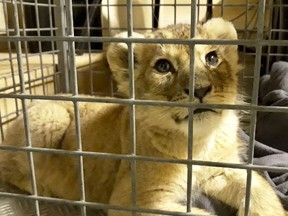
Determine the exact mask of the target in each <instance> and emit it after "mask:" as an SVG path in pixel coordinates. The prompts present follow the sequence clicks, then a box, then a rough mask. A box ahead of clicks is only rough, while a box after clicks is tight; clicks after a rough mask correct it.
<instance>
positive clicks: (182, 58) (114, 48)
mask: <svg viewBox="0 0 288 216" xmlns="http://www.w3.org/2000/svg"><path fill="white" fill-rule="evenodd" d="M118 36H119V37H123V36H127V33H121V34H119V35H118ZM133 37H143V38H144V37H145V38H157V39H158V38H159V39H161V38H165V39H172V38H173V39H189V38H190V26H189V25H185V24H178V25H173V26H168V27H166V28H163V29H159V30H157V31H154V32H150V33H147V34H145V35H141V34H138V33H135V35H133ZM195 38H197V39H237V33H236V30H235V28H234V26H233V25H232V23H230V22H228V21H225V20H223V19H222V18H214V19H211V20H209V21H208V22H206V23H204V24H203V25H200V24H199V25H198V26H197V28H196V36H195ZM133 46H134V47H133V50H134V66H135V68H134V77H135V94H136V98H137V99H148V100H161V101H172V102H176V101H178V102H179V101H180V102H188V99H189V69H190V55H191V53H190V48H189V46H188V45H181V44H144V43H142V44H140V43H137V44H133ZM192 55H193V54H192ZM107 60H108V63H109V66H110V68H111V70H112V73H113V76H114V79H115V80H116V82H117V83H118V89H119V91H120V92H121V93H122V94H124V95H126V96H127V97H129V74H128V73H129V68H128V50H127V45H126V44H125V43H113V44H111V45H110V46H109V48H108V50H107ZM240 68H241V67H240V65H239V64H238V53H237V46H236V45H199V44H198V45H195V54H194V71H195V82H194V83H195V89H194V101H193V102H195V103H204V104H219V103H221V104H223V103H224V104H235V102H236V100H237V72H238V71H239V70H240ZM147 109H148V110H149V108H147ZM147 109H146V110H147ZM151 110H152V109H151ZM224 112H225V111H223V110H213V109H196V110H195V111H194V120H195V121H194V122H195V123H196V124H197V122H198V123H204V124H207V123H209V122H210V121H212V120H213V119H214V120H216V119H217V118H218V119H219V118H221V116H223V115H224V114H223V113H224ZM153 114H154V115H153V119H154V121H155V122H156V121H157V118H159V120H161V121H162V122H163V121H166V122H163V123H165V125H167V127H170V126H171V127H174V126H173V125H179V124H181V123H183V122H185V121H186V119H187V116H188V110H187V109H186V108H177V107H174V108H171V107H165V108H163V107H162V108H160V107H159V108H155V107H154V109H153ZM150 115H151V113H150ZM214 117H215V118H214ZM147 118H149V116H148V114H147ZM208 121H209V122H208ZM169 125H170V126H169Z"/></svg>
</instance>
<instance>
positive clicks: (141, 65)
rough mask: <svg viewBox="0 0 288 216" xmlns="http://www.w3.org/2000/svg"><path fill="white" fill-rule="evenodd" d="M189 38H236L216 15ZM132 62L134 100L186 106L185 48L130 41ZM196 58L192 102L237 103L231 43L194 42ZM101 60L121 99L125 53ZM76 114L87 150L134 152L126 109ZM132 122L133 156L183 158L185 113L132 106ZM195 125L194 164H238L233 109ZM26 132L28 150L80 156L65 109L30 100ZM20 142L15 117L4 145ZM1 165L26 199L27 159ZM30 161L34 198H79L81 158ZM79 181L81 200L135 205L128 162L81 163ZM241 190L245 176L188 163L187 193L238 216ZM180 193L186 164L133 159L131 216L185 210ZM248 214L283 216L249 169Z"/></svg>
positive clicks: (205, 111)
mask: <svg viewBox="0 0 288 216" xmlns="http://www.w3.org/2000/svg"><path fill="white" fill-rule="evenodd" d="M189 33H190V26H189V25H182V24H180V25H175V26H169V27H167V28H164V29H160V30H157V31H155V32H151V33H147V34H146V35H140V34H138V36H139V37H145V38H176V39H177V38H181V39H188V38H190V36H189ZM120 36H121V35H120ZM136 36H137V35H136ZM196 38H199V39H237V34H236V31H235V29H234V27H233V25H232V24H231V23H230V22H228V21H225V20H223V19H222V18H214V19H211V20H209V21H208V22H206V23H204V24H203V25H200V24H199V25H198V26H197V29H196ZM134 55H135V68H134V71H135V94H136V98H137V99H143V100H160V101H170V102H182V103H183V102H184V103H185V102H188V100H189V99H188V98H189V85H188V84H189V67H190V66H189V65H190V63H189V59H190V49H189V46H187V45H180V44H178V45H175V44H140V43H138V44H134ZM194 57H195V68H194V70H195V90H194V92H195V97H194V101H193V102H194V103H202V104H236V103H237V101H238V100H239V97H238V93H237V73H238V71H239V70H240V69H241V67H240V65H239V64H238V54H237V46H235V45H196V46H195V56H194ZM107 60H108V63H109V66H110V68H111V71H112V72H113V76H114V78H115V80H116V82H117V83H118V86H119V91H120V92H121V93H122V94H124V95H126V96H127V97H128V96H129V82H128V77H129V76H128V70H129V69H128V51H127V46H126V45H125V44H123V43H118V44H117V43H114V44H111V45H110V46H109V48H108V51H107ZM79 115H80V123H81V125H80V126H81V141H82V146H83V150H84V151H90V152H102V153H112V154H130V153H131V143H130V130H129V107H128V106H125V105H119V104H103V103H88V102H79ZM135 116H136V143H137V147H136V153H137V155H138V156H146V157H147V156H148V157H155V158H162V159H187V157H188V151H187V149H188V148H187V145H188V141H187V140H188V109H187V108H183V107H182V108H181V107H164V106H151V105H150V106H144V105H136V111H135ZM193 118H194V120H193V159H195V160H203V161H214V162H231V163H241V162H242V161H241V159H240V156H239V155H240V153H242V152H241V151H242V150H241V149H242V148H243V144H242V143H241V142H240V141H239V139H238V137H237V129H238V117H237V115H236V114H235V112H234V111H233V110H220V109H211V108H202V109H196V110H195V111H194V115H193ZM29 129H30V134H31V140H32V145H33V147H40V148H56V149H63V150H74V151H77V149H78V147H77V141H76V140H77V137H76V131H75V121H74V107H73V104H72V102H60V101H58V102H56V101H42V102H34V103H33V104H32V105H31V107H30V108H29ZM25 144H26V138H25V133H24V126H23V117H19V118H18V119H17V120H15V121H14V122H13V124H12V126H11V128H10V130H9V133H8V134H7V136H6V139H5V141H4V143H3V145H14V146H25ZM0 158H1V163H0V164H1V165H0V166H1V176H2V178H3V179H4V180H5V181H7V182H9V183H10V184H13V185H15V186H17V187H19V188H21V189H23V190H26V191H28V192H32V189H31V180H30V176H31V174H30V169H29V165H28V157H27V153H25V152H11V151H1V155H0ZM34 162H35V169H36V180H37V189H38V194H39V195H43V196H52V197H60V198H64V199H72V200H79V199H80V191H81V190H80V180H79V179H80V178H79V168H78V165H79V158H77V157H75V156H69V155H63V154H44V153H34ZM84 179H85V194H86V200H87V201H91V202H99V203H109V204H112V205H118V206H121V207H126V208H127V207H131V206H132V198H131V195H132V194H131V160H128V159H122V160H120V159H111V158H107V157H104V156H103V157H95V156H94V157H91V156H84ZM245 186H246V171H245V170H241V169H231V168H221V167H208V166H196V165H195V166H194V165H193V177H192V188H193V190H197V191H200V192H201V193H204V194H207V195H208V196H211V197H214V198H216V199H218V200H220V201H222V202H223V203H226V204H227V205H229V206H231V207H233V208H235V209H237V210H238V215H241V216H242V215H244V203H245ZM189 190H190V189H189ZM186 192H187V165H185V164H177V163H161V162H153V161H145V160H138V161H136V200H135V201H136V206H137V207H138V208H140V209H142V211H140V212H138V213H137V215H139V216H140V215H146V216H147V215H156V214H152V213H149V209H157V210H166V211H172V212H182V213H183V212H186V205H185V204H183V200H185V198H186V197H187V195H186ZM143 209H148V211H147V210H146V211H145V210H143ZM145 212H146V213H145ZM150 212H151V211H150ZM192 212H193V213H195V214H206V215H211V214H210V213H208V212H206V211H205V210H204V209H199V208H192ZM249 212H250V215H251V216H256V215H257V216H284V215H285V212H284V209H283V207H282V206H281V204H280V202H279V200H278V198H277V196H276V194H275V193H274V191H273V189H272V188H271V187H270V185H269V184H268V183H267V182H266V181H265V180H264V179H263V178H262V177H261V176H260V175H258V174H257V173H256V172H253V178H252V188H251V201H250V209H249ZM175 214H176V213H175ZM108 215H109V216H126V215H131V212H129V211H116V210H109V211H108Z"/></svg>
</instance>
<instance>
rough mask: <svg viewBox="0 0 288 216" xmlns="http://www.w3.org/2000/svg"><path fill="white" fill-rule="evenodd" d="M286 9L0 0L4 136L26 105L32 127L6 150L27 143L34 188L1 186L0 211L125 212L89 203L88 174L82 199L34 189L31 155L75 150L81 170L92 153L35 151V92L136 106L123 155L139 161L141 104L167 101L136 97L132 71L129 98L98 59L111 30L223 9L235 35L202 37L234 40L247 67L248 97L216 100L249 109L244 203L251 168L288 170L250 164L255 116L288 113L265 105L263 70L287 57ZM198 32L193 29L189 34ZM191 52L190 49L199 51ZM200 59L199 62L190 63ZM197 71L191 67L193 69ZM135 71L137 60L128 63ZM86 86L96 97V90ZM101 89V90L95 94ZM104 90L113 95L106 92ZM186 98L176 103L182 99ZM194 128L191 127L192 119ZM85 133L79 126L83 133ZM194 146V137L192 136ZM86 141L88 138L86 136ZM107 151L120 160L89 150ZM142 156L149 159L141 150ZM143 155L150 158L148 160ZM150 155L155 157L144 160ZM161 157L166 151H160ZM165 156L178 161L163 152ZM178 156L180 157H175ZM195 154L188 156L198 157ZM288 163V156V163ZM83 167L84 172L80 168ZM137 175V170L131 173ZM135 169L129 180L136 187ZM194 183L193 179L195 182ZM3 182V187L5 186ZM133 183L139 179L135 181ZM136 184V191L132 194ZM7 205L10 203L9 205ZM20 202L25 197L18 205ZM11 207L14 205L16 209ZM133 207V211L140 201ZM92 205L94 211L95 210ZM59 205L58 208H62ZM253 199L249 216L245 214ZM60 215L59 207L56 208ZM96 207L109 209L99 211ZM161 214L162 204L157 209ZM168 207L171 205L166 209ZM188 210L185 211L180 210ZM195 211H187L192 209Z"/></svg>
mask: <svg viewBox="0 0 288 216" xmlns="http://www.w3.org/2000/svg"><path fill="white" fill-rule="evenodd" d="M287 10H288V4H287V1H284V0H274V1H273V0H266V1H265V0H193V1H191V0H179V1H178V0H177V1H176V0H143V1H139V0H133V1H132V0H127V1H124V0H103V1H101V0H100V1H97V0H0V134H1V139H2V140H4V139H5V130H6V128H7V125H8V124H9V122H10V121H13V119H15V118H16V117H17V116H18V115H19V114H20V113H23V114H24V120H25V125H26V133H27V147H23V148H11V147H10V148H8V147H5V146H0V151H1V149H2V150H3V149H6V150H7V149H10V150H11V151H26V152H28V154H29V159H30V165H31V175H32V187H33V189H34V194H32V195H30V194H27V193H23V192H22V191H19V190H17V189H15V188H13V189H11V188H10V189H9V190H4V189H3V190H1V191H2V192H0V200H2V202H3V203H6V204H5V205H4V204H3V205H2V206H3V208H1V206H0V212H1V210H2V213H0V214H1V215H10V214H9V212H10V213H11V212H12V213H11V215H15V216H16V215H17V216H18V215H23V216H24V215H25V216H26V215H37V216H39V215H45V216H46V215H72V216H74V215H82V216H86V215H94V214H93V213H94V209H102V210H103V211H104V212H105V210H107V209H109V208H114V209H118V208H119V210H126V211H129V209H121V208H120V207H115V206H110V205H108V204H101V203H89V202H85V193H84V190H85V184H84V180H83V173H80V176H81V177H82V182H81V189H82V191H81V192H82V200H80V201H69V200H63V199H59V198H52V197H42V196H38V195H37V190H36V182H35V181H37V179H35V171H34V170H33V153H34V152H48V153H55V154H59V153H62V154H70V155H74V156H77V157H79V168H80V170H81V169H82V170H83V164H82V163H81V160H82V159H81V158H82V157H83V156H84V155H85V154H86V153H85V152H81V151H77V152H70V153H69V152H59V151H57V150H51V149H50V150H49V149H35V148H33V146H32V145H31V140H29V118H28V116H27V106H28V104H29V103H30V102H31V100H33V99H41V100H64V101H72V102H74V104H75V113H76V115H77V113H78V106H77V103H79V102H81V101H90V102H100V103H120V104H126V105H128V106H131V108H132V109H131V110H132V112H131V113H130V114H131V115H130V118H131V123H132V124H131V128H130V129H131V130H132V131H133V132H134V133H131V134H132V135H131V136H132V137H131V142H132V143H131V145H132V146H133V149H134V150H133V151H134V152H131V155H125V157H124V156H123V158H124V159H128V160H131V161H132V162H135V161H137V160H138V159H139V158H137V156H135V148H136V145H137V143H136V142H135V139H134V136H133V134H135V130H136V129H135V125H134V123H133V122H134V120H135V116H134V114H135V113H134V112H133V107H135V106H137V105H139V104H141V105H156V106H159V105H166V106H167V105H168V106H177V104H176V105H171V104H165V103H161V102H159V101H141V100H136V99H135V98H134V89H133V76H132V75H131V77H130V86H131V98H130V99H121V98H117V92H116V87H115V84H114V83H113V81H112V79H111V75H110V73H109V70H108V68H107V67H106V66H105V64H104V65H103V64H102V63H101V61H102V60H103V55H102V54H101V53H102V51H103V49H105V47H106V45H107V44H108V43H109V42H120V41H121V39H115V38H114V37H113V36H114V35H115V34H116V33H118V32H121V31H127V32H128V35H131V34H132V32H133V31H136V32H137V31H140V32H145V31H153V30H154V29H156V28H160V27H163V26H166V25H168V24H174V23H179V22H186V23H190V24H191V27H192V28H191V29H194V28H195V25H196V23H197V22H198V21H204V20H205V19H207V18H210V17H217V16H222V17H224V18H226V19H228V20H230V21H232V22H233V23H234V24H235V26H236V28H237V31H238V35H239V40H237V41H228V42H227V41H217V40H216V41H212V42H211V41H209V40H205V41H202V43H216V44H217V43H218V44H231V43H233V44H237V45H239V52H240V56H241V58H240V59H241V63H242V64H243V66H244V69H243V71H242V73H241V74H240V82H241V83H243V85H241V86H244V87H243V89H242V91H243V92H245V94H246V95H247V104H246V105H237V106H236V105H235V106H227V105H214V106H215V107H216V106H217V108H221V109H235V110H241V111H243V110H244V111H249V113H250V117H249V119H248V121H247V122H248V123H247V124H248V127H247V128H248V129H247V132H248V133H249V135H250V140H249V152H248V162H247V164H233V165H232V167H233V168H240V169H246V170H247V176H248V177H247V189H246V192H247V195H246V204H247V203H249V199H250V186H251V171H252V170H255V169H257V170H269V171H274V172H288V168H287V167H286V168H285V167H268V166H256V165H253V153H254V151H253V148H254V140H255V130H256V119H257V113H258V112H283V113H288V108H287V107H280V106H275V107H268V106H262V105H259V102H258V95H259V93H258V92H259V80H260V76H262V75H264V74H268V73H269V71H270V69H271V65H272V63H273V62H275V61H278V60H282V61H285V60H286V61H287V59H288V55H287V53H288V52H287V51H288V49H287V39H288V26H287V16H286V14H285V12H287ZM192 36H193V33H192ZM123 42H125V43H127V44H129V45H131V44H132V43H135V42H137V43H148V42H149V43H159V42H161V40H159V41H157V40H154V41H153V40H146V39H141V40H139V39H138V40H135V38H133V37H129V38H127V39H125V40H123ZM169 43H186V44H188V45H189V46H190V48H191V49H193V47H194V45H195V44H197V43H199V41H198V42H197V41H194V39H191V40H190V41H189V42H187V41H185V40H183V41H182V40H171V41H169ZM129 47H130V49H129V52H130V55H129V58H130V67H131V66H132V61H133V55H132V54H131V52H132V46H129ZM192 58H193V57H192ZM191 62H192V64H193V61H191ZM191 70H192V71H191V77H193V74H194V72H193V67H191ZM130 72H131V74H133V68H130ZM58 93H71V94H72V95H73V96H63V95H61V96H59V95H56V94H58ZM82 94H88V95H96V97H95V98H94V97H93V98H89V97H86V96H85V95H82ZM98 96H99V97H98ZM100 96H116V98H103V97H100ZM178 106H179V105H178ZM75 119H76V128H77V131H78V133H80V128H79V127H80V124H79V117H77V116H76V118H75ZM189 128H190V132H191V130H192V127H189ZM77 137H78V138H79V139H78V140H81V139H80V137H81V134H77ZM189 145H192V141H191V140H189ZM79 149H81V141H79ZM88 154H92V155H94V156H99V157H107V158H118V159H119V157H120V158H121V156H117V155H116V156H115V155H109V154H108V155H103V154H99V153H91V152H90V153H88ZM141 159H143V158H141ZM143 160H145V158H144V159H143ZM147 160H149V158H148V159H147ZM159 161H160V159H159ZM165 162H167V163H171V162H172V163H175V161H169V160H166V161H165ZM176 162H177V161H176ZM178 162H179V163H182V161H178ZM193 162H194V161H193V159H192V158H190V160H187V163H190V164H193ZM287 163H288V162H287ZM201 165H207V166H226V167H230V166H231V164H217V163H216V164H215V163H205V162H203V164H201ZM82 172H83V171H82ZM132 173H133V172H132ZM133 178H134V180H135V173H134V176H133V175H132V185H133ZM190 184H191V182H190ZM3 187H4V186H3ZM132 188H133V189H134V190H135V187H132ZM133 193H135V191H132V194H133ZM7 203H8V204H7ZM19 203H20V204H19ZM11 206H12V207H11ZM132 207H133V208H132V209H130V211H132V213H133V214H134V215H135V212H137V211H144V212H145V210H143V209H138V208H137V206H132ZM91 209H92V210H91ZM58 210H59V211H58ZM248 210H249V209H248V205H247V215H248ZM54 211H55V212H57V213H55V212H54ZM51 212H54V213H51ZM98 213H99V215H101V214H103V212H101V211H100V212H98ZM155 213H157V212H155ZM162 213H165V214H167V215H169V212H165V211H162ZM179 215H182V214H179ZM187 215H188V214H187Z"/></svg>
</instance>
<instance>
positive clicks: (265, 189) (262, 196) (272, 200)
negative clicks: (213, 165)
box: [203, 169, 285, 216]
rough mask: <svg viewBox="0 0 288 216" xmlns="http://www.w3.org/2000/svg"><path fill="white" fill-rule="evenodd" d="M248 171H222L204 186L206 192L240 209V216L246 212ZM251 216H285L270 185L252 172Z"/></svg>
mask: <svg viewBox="0 0 288 216" xmlns="http://www.w3.org/2000/svg"><path fill="white" fill-rule="evenodd" d="M246 173H247V172H246V171H245V170H236V169H233V170H232V169H222V172H221V173H220V174H219V175H217V176H214V177H213V178H211V179H210V180H209V181H207V183H206V184H205V185H204V188H203V189H204V191H205V192H206V193H207V194H209V195H212V196H215V197H216V198H218V199H220V200H221V201H223V202H224V203H227V204H228V205H230V206H232V207H234V208H236V209H239V210H238V215H239V216H243V215H244V212H245V192H246V176H247V175H246ZM249 215H250V216H274V215H275V216H285V211H284V209H283V206H282V204H281V203H280V200H279V198H278V197H277V195H276V193H275V192H274V191H273V189H272V187H271V186H270V185H269V183H268V182H267V181H266V180H265V179H264V178H263V177H262V176H260V175H259V174H258V173H256V172H252V182H251V197H250V208H249Z"/></svg>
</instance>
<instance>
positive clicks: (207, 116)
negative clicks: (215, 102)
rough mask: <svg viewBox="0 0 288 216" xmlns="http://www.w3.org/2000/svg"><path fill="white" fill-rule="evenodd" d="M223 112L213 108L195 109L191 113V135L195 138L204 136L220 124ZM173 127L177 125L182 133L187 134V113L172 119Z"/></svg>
mask: <svg viewBox="0 0 288 216" xmlns="http://www.w3.org/2000/svg"><path fill="white" fill-rule="evenodd" d="M222 115H223V112H222V111H221V110H213V109H205V108H203V109H195V110H194V113H193V136H194V137H195V138H199V137H206V136H207V135H208V134H209V133H211V132H212V131H213V130H214V129H215V128H217V127H218V125H219V124H221V119H222ZM174 122H175V127H178V128H179V129H180V130H181V131H182V132H183V133H185V134H188V122H189V114H188V112H186V114H185V115H184V114H183V115H182V118H180V117H178V118H176V119H174Z"/></svg>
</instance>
